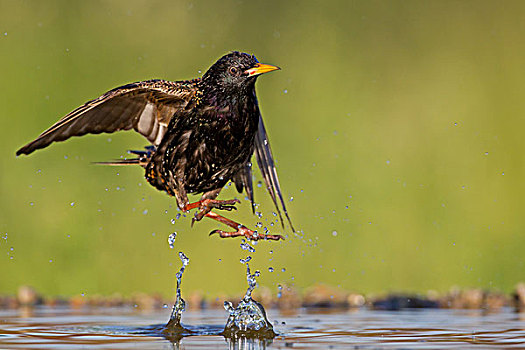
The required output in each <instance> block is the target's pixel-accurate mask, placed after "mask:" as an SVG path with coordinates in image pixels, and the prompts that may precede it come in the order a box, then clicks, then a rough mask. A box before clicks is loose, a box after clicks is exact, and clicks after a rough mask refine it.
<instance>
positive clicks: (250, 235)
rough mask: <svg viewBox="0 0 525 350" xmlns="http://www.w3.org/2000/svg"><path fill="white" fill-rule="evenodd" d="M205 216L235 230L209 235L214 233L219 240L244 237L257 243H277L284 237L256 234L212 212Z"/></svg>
mask: <svg viewBox="0 0 525 350" xmlns="http://www.w3.org/2000/svg"><path fill="white" fill-rule="evenodd" d="M205 216H206V217H208V218H210V219H213V220H217V221H219V222H221V223H223V224H225V225H228V226H230V227H231V228H233V229H235V230H237V231H234V232H225V231H223V230H213V231H212V232H211V233H210V235H212V234H214V233H218V234H219V236H220V237H221V238H227V237H239V236H244V237H246V238H247V239H250V240H252V241H257V240H259V239H270V240H274V241H278V240H280V239H283V240H284V237H283V236H281V235H266V234H263V233H258V232H255V231H252V230H250V229H249V228H247V227H246V226H244V225H241V224H239V223H238V222H235V221H233V220H230V219H228V218H225V217H224V216H221V215H219V214H215V213H213V212H208V213H206V215H205Z"/></svg>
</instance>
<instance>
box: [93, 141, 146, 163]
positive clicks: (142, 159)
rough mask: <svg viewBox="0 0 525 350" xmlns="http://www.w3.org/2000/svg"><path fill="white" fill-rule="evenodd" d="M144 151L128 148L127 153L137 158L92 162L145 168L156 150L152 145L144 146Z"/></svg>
mask: <svg viewBox="0 0 525 350" xmlns="http://www.w3.org/2000/svg"><path fill="white" fill-rule="evenodd" d="M145 149H146V150H145V151H136V150H129V151H128V153H130V154H134V155H137V156H138V157H137V158H122V159H115V160H113V161H109V162H94V164H100V165H112V166H120V165H140V166H141V167H143V168H145V167H146V165H148V163H149V161H150V159H151V157H152V156H153V154H154V153H155V151H156V148H155V147H154V146H146V147H145Z"/></svg>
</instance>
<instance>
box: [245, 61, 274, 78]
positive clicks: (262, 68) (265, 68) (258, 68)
mask: <svg viewBox="0 0 525 350" xmlns="http://www.w3.org/2000/svg"><path fill="white" fill-rule="evenodd" d="M279 69H281V68H279V67H277V66H272V65H270V64H263V63H257V64H256V65H255V67H253V68H250V69H247V70H245V71H244V72H245V73H246V74H248V75H249V76H251V77H253V76H255V75H259V74H263V73H268V72H271V71H274V70H279Z"/></svg>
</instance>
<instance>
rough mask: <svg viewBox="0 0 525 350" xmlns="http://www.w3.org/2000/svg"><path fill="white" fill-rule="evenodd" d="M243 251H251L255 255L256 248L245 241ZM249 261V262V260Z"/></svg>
mask: <svg viewBox="0 0 525 350" xmlns="http://www.w3.org/2000/svg"><path fill="white" fill-rule="evenodd" d="M241 249H242V250H247V251H249V252H250V253H255V248H254V247H252V246H251V245H250V244H249V243H247V242H246V241H244V240H243V242H242V243H241ZM248 261H249V260H248Z"/></svg>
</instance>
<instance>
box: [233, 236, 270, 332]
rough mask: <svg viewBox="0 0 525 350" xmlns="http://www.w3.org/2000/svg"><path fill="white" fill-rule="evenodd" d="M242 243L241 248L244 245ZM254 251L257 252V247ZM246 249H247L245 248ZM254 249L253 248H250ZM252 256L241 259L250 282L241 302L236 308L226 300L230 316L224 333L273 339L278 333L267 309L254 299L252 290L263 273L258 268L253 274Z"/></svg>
mask: <svg viewBox="0 0 525 350" xmlns="http://www.w3.org/2000/svg"><path fill="white" fill-rule="evenodd" d="M243 244H244V242H243V243H241V248H243V249H245V248H244V247H243ZM251 248H252V249H253V252H255V249H254V248H253V247H251ZM245 250H246V249H245ZM250 251H252V250H250ZM251 259H252V257H251V256H248V257H246V258H245V259H241V260H240V261H241V263H243V264H245V265H246V280H247V282H248V289H247V290H246V294H245V295H244V297H243V299H242V300H241V301H240V302H239V305H237V307H236V308H234V307H233V304H232V303H231V302H229V301H225V302H224V308H225V309H226V311H228V312H229V314H230V316H229V317H228V321H227V322H226V326H225V327H224V331H223V335H224V336H225V337H227V338H232V339H238V338H258V339H273V338H274V337H275V336H276V334H275V332H274V331H273V327H272V325H271V323H270V322H269V321H268V318H267V317H266V311H265V310H264V307H263V306H262V304H260V303H258V302H257V301H255V300H253V299H252V292H253V290H254V289H255V287H256V286H257V280H256V277H259V276H260V275H261V273H260V271H258V270H256V271H255V272H254V273H253V274H252V273H251V271H250V265H249V262H250V260H251Z"/></svg>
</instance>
